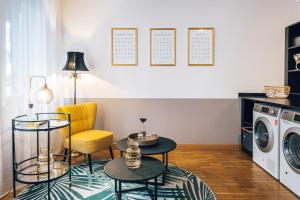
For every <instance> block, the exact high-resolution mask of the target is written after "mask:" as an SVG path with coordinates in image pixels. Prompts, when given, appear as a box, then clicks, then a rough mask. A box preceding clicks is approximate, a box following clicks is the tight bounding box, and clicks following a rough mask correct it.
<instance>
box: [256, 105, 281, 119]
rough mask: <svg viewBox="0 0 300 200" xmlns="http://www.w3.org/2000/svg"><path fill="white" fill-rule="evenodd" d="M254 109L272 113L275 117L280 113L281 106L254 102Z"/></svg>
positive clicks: (268, 113)
mask: <svg viewBox="0 0 300 200" xmlns="http://www.w3.org/2000/svg"><path fill="white" fill-rule="evenodd" d="M253 110H254V111H256V112H261V113H264V114H267V115H271V116H273V117H277V116H278V114H279V108H276V107H272V106H268V105H262V104H254V109H253Z"/></svg>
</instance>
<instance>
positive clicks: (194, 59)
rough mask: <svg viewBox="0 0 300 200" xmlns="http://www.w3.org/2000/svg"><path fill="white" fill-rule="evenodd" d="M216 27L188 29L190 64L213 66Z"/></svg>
mask: <svg viewBox="0 0 300 200" xmlns="http://www.w3.org/2000/svg"><path fill="white" fill-rule="evenodd" d="M214 45H215V29H214V28H189V29H188V65H189V66H213V65H214V59H215V58H214V57H215V55H214V51H215V50H214Z"/></svg>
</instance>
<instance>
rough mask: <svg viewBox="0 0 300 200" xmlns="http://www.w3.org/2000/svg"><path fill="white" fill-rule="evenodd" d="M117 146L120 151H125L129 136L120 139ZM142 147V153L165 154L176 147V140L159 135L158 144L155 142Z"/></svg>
mask: <svg viewBox="0 0 300 200" xmlns="http://www.w3.org/2000/svg"><path fill="white" fill-rule="evenodd" d="M117 148H118V149H119V150H120V151H123V152H125V151H126V149H127V148H128V146H127V138H124V139H122V140H119V141H118V142H117ZM139 148H140V149H141V154H142V155H155V154H163V153H167V152H170V151H172V150H174V149H175V148H176V142H175V141H173V140H171V139H169V138H165V137H159V142H158V144H155V145H153V146H142V147H139Z"/></svg>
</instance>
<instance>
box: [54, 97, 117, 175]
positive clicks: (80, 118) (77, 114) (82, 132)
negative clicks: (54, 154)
mask: <svg viewBox="0 0 300 200" xmlns="http://www.w3.org/2000/svg"><path fill="white" fill-rule="evenodd" d="M56 111H57V112H64V113H68V114H70V116H71V148H72V150H75V151H78V152H81V153H84V154H87V155H88V159H89V167H90V172H91V173H93V170H92V157H91V154H92V153H94V152H97V151H99V150H101V149H105V148H107V149H109V151H110V155H111V158H112V159H113V158H114V155H113V152H112V148H111V145H112V143H113V133H112V132H109V131H104V130H95V129H94V124H95V119H96V113H97V104H96V103H84V104H77V105H66V106H59V107H57V109H56ZM59 117H64V116H62V115H59ZM60 132H61V135H62V137H63V141H64V148H65V152H66V150H67V149H68V148H69V146H68V144H69V138H68V136H69V130H68V128H63V129H61V130H60Z"/></svg>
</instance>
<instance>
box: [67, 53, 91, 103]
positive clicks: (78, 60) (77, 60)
mask: <svg viewBox="0 0 300 200" xmlns="http://www.w3.org/2000/svg"><path fill="white" fill-rule="evenodd" d="M67 56H68V57H67V63H66V65H65V67H64V68H63V71H72V73H71V75H70V78H74V104H76V80H77V79H78V78H79V77H80V74H79V73H77V72H79V71H89V70H88V68H87V67H86V66H85V63H84V57H83V56H84V53H82V52H74V51H69V52H67Z"/></svg>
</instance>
